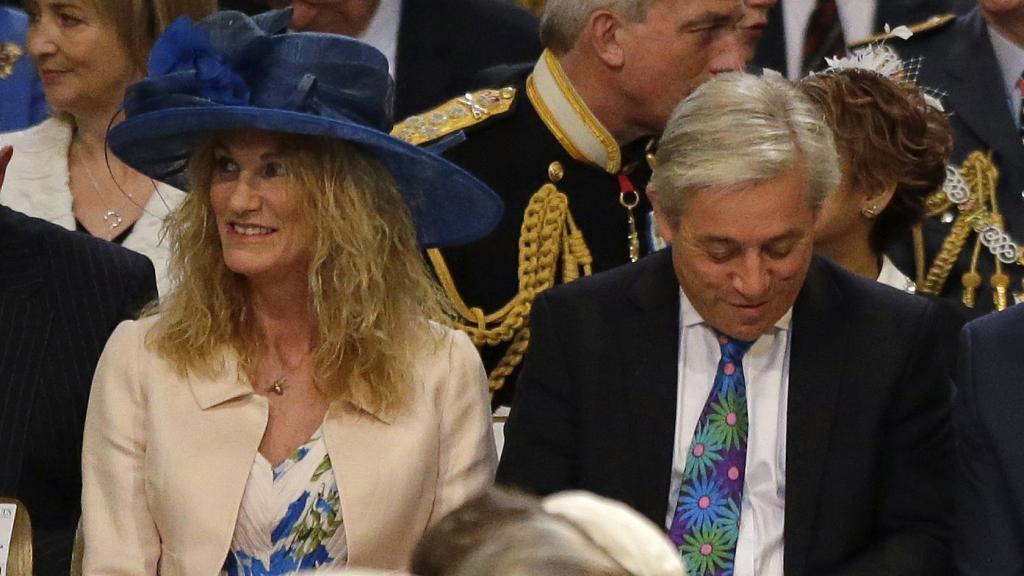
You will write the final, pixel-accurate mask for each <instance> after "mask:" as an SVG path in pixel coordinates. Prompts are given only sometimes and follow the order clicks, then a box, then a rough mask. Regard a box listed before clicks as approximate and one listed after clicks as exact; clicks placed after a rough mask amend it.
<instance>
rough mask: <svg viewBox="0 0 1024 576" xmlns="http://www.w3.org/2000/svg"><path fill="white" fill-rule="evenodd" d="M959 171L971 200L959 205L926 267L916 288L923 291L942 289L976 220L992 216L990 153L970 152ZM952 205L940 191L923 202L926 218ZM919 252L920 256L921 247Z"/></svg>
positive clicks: (993, 173) (994, 174) (993, 177)
mask: <svg viewBox="0 0 1024 576" xmlns="http://www.w3.org/2000/svg"><path fill="white" fill-rule="evenodd" d="M960 173H961V174H962V175H963V177H964V180H965V181H966V182H967V186H968V188H969V189H970V200H968V202H967V204H966V205H964V206H963V207H961V210H960V213H959V214H958V215H957V217H956V220H955V221H954V222H953V228H952V230H951V231H950V233H949V235H948V236H946V239H945V240H944V241H943V243H942V248H941V249H940V250H939V253H938V254H937V255H936V256H935V260H934V261H933V263H932V265H931V266H930V267H929V269H928V274H927V276H926V278H925V281H924V283H923V285H922V286H920V287H919V290H920V291H921V292H922V293H924V294H938V293H940V292H941V291H942V287H943V286H945V284H946V280H947V279H948V278H949V273H950V271H951V270H952V269H953V265H954V264H955V263H956V261H957V260H958V259H959V257H960V254H961V252H962V251H963V249H964V247H965V246H966V245H967V241H968V240H969V238H970V236H971V233H972V232H974V227H975V224H976V223H977V222H978V221H979V220H984V219H991V218H993V213H992V207H991V199H992V198H993V197H994V195H995V187H996V182H997V181H998V179H999V170H998V169H997V168H996V167H995V164H994V163H993V162H992V157H991V155H990V154H987V153H985V152H982V151H980V150H979V151H975V152H971V154H970V155H968V156H967V158H966V159H965V160H964V162H963V163H962V164H961V165H960ZM952 207H953V203H952V202H951V201H950V200H949V199H948V198H946V196H945V193H944V192H943V191H942V190H939V191H938V192H936V193H934V194H932V196H930V197H929V198H928V199H927V201H926V202H925V209H926V212H927V216H928V217H935V216H938V215H940V214H942V213H943V212H946V211H947V210H949V209H951V208H952ZM996 216H998V215H996ZM919 255H920V256H921V257H923V250H922V251H921V252H920V253H919Z"/></svg>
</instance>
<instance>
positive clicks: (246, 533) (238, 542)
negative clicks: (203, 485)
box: [224, 428, 348, 576]
mask: <svg viewBox="0 0 1024 576" xmlns="http://www.w3.org/2000/svg"><path fill="white" fill-rule="evenodd" d="M347 560H348V545H347V543H346V540H345V527H344V526H343V525H342V520H341V499H340V497H339V496H338V484H337V481H336V480H335V477H334V471H333V469H332V468H331V458H330V456H329V455H328V454H327V444H326V443H324V439H323V430H322V428H321V429H318V430H317V431H316V432H315V433H314V434H313V437H312V438H310V439H309V440H308V441H307V442H306V443H305V444H303V445H302V446H300V447H299V448H298V450H296V451H295V453H294V454H292V455H291V456H289V457H288V458H287V459H286V460H285V461H284V462H282V463H281V464H280V465H278V466H277V467H276V468H274V467H272V466H271V465H270V462H268V461H267V459H266V458H264V457H263V455H262V454H259V453H257V454H256V461H255V462H254V463H253V467H252V471H251V472H250V474H249V481H248V482H247V483H246V485H245V493H244V494H243V495H242V505H241V507H240V509H239V511H238V522H237V523H236V524H235V534H234V536H233V537H232V539H231V550H230V551H229V552H228V557H227V560H226V561H225V562H224V573H225V574H227V575H228V576H276V575H279V574H281V575H283V574H293V573H296V572H299V571H301V570H312V569H318V568H342V567H344V566H345V565H346V563H347Z"/></svg>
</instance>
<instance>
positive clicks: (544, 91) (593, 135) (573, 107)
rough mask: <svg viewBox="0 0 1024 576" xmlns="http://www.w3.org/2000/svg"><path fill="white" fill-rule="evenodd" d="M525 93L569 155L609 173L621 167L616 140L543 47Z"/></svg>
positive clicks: (559, 65) (620, 155)
mask: <svg viewBox="0 0 1024 576" xmlns="http://www.w3.org/2000/svg"><path fill="white" fill-rule="evenodd" d="M526 95H527V97H529V99H530V102H531V103H532V104H533V107H534V108H535V109H536V110H537V114H538V115H539V116H540V118H541V120H543V121H544V124H545V125H547V127H548V130H550V131H551V133H552V134H553V135H554V136H555V138H557V139H558V142H559V143H560V144H561V145H562V147H563V148H565V150H566V151H567V152H568V153H569V154H570V155H571V156H572V157H573V158H575V159H577V160H579V161H581V162H588V163H590V164H594V165H595V166H598V167H599V168H601V169H602V170H604V171H605V172H608V173H609V174H615V173H617V172H618V171H619V170H620V169H621V167H622V152H621V151H620V150H619V144H618V143H617V142H616V141H615V138H614V137H612V135H611V134H610V133H609V132H608V130H607V129H605V127H604V126H603V125H602V124H601V122H600V121H598V119H597V118H596V117H595V116H594V114H593V112H591V111H590V108H588V107H587V105H586V103H585V102H583V99H582V98H580V95H579V94H578V93H577V92H576V89H575V88H573V86H572V82H570V81H569V78H568V77H567V76H566V75H565V71H564V70H562V65H561V64H559V62H558V59H557V58H556V57H555V55H554V54H552V53H551V51H549V50H545V51H544V53H543V54H542V55H541V57H540V58H539V59H538V60H537V64H536V66H534V68H533V73H532V74H530V77H529V78H528V79H527V80H526Z"/></svg>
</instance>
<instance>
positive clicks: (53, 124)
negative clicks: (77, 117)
mask: <svg viewBox="0 0 1024 576" xmlns="http://www.w3.org/2000/svg"><path fill="white" fill-rule="evenodd" d="M0 105H2V104H0ZM7 145H11V146H14V156H13V157H12V158H11V164H10V166H8V167H7V176H6V178H5V181H4V186H3V189H2V190H0V204H4V205H5V206H7V207H9V208H11V209H13V210H17V211H18V212H21V213H22V214H27V215H29V216H35V217H36V218H42V219H43V220H46V221H48V222H52V223H54V224H56V225H58V226H61V227H63V228H67V229H68V230H74V229H75V215H74V212H73V211H72V198H71V184H70V180H71V179H70V176H69V173H68V146H70V145H71V125H70V124H68V123H67V122H64V121H62V120H60V119H59V118H49V119H48V120H46V121H44V122H43V123H42V124H38V125H36V126H33V127H31V128H28V129H26V130H22V131H20V132H10V133H7V134H0V146H7ZM153 185H154V186H155V187H156V192H154V193H153V195H152V196H150V197H149V202H147V203H146V206H145V207H144V211H143V213H142V216H140V217H139V219H138V220H136V221H135V227H134V228H132V232H131V234H129V235H128V236H127V237H126V238H125V239H124V243H123V244H122V246H124V247H125V248H127V249H129V250H134V251H135V252H138V253H139V254H142V255H143V256H146V257H147V258H149V259H150V260H151V261H152V262H153V267H154V268H155V269H156V284H157V289H158V290H159V291H160V295H161V296H162V295H164V294H167V292H168V290H169V289H170V280H169V279H168V277H167V264H168V261H169V260H170V240H169V239H166V238H161V237H160V236H161V228H162V226H163V222H164V218H165V217H166V216H167V214H168V213H170V212H171V210H174V209H175V208H177V207H178V205H180V204H181V203H182V202H184V201H185V193H184V192H182V191H181V190H178V189H177V188H174V187H172V186H168V185H167V184H162V183H159V182H155V181H154V184H153Z"/></svg>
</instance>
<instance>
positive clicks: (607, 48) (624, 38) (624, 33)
mask: <svg viewBox="0 0 1024 576" xmlns="http://www.w3.org/2000/svg"><path fill="white" fill-rule="evenodd" d="M626 24H627V22H626V21H625V20H624V19H623V18H622V16H620V15H619V14H617V13H616V12H613V11H612V10H605V9H601V10H594V11H593V12H591V13H590V16H589V17H588V18H587V23H586V25H585V26H584V27H583V31H582V32H581V38H580V39H581V40H582V41H584V42H586V43H587V44H588V45H589V47H590V49H591V50H593V52H594V54H595V55H597V57H598V59H600V60H601V62H603V63H604V64H605V66H608V67H610V68H616V69H617V68H621V67H622V64H623V63H624V62H625V50H624V44H623V43H624V42H628V36H629V30H628V29H627V27H626Z"/></svg>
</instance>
